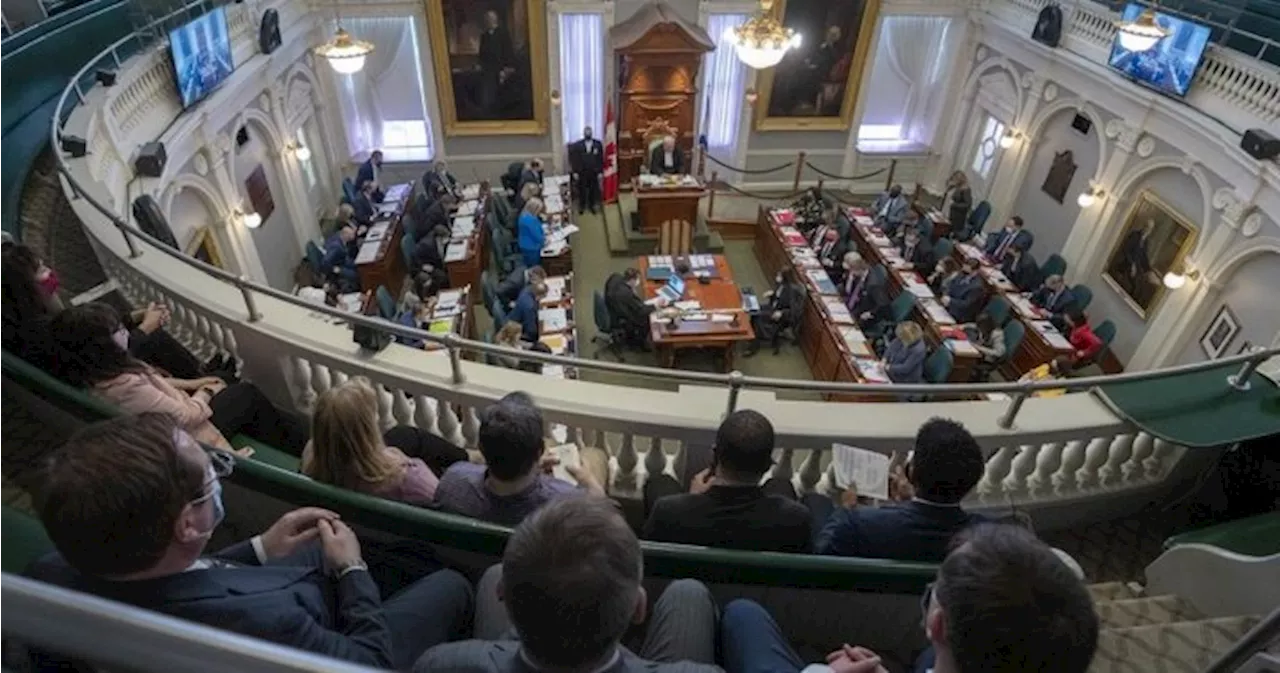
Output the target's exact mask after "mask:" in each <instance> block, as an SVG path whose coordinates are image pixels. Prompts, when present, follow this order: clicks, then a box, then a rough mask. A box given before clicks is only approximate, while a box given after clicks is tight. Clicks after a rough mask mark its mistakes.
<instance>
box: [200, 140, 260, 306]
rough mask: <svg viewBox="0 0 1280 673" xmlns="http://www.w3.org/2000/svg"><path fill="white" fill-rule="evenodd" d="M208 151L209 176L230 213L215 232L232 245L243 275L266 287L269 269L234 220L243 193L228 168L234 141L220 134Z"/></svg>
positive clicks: (242, 226)
mask: <svg viewBox="0 0 1280 673" xmlns="http://www.w3.org/2000/svg"><path fill="white" fill-rule="evenodd" d="M207 152H208V154H209V164H210V166H209V174H210V175H211V176H212V177H213V180H214V182H215V183H216V184H217V185H218V191H219V192H220V193H221V195H222V200H223V209H222V210H223V212H224V213H228V215H227V216H226V217H225V219H224V220H223V222H222V223H219V224H218V225H217V226H216V227H215V229H218V230H221V231H222V232H224V233H225V237H224V240H225V242H226V243H229V244H230V246H229V248H228V250H227V252H229V253H230V254H231V255H232V256H233V257H235V258H236V261H237V264H238V266H239V267H240V273H241V274H243V275H246V276H248V277H249V278H250V279H251V280H253V281H256V282H259V283H263V284H265V283H266V282H267V270H266V268H265V267H263V266H262V258H260V257H258V247H257V246H256V245H254V244H253V238H252V237H251V236H250V235H249V230H248V229H246V228H245V227H244V225H242V224H240V223H238V222H236V221H234V219H233V218H232V216H231V215H230V213H231V212H232V211H233V210H234V209H235V208H236V207H238V206H239V205H240V190H238V189H236V185H235V182H233V181H232V179H231V168H230V166H229V165H228V163H229V162H230V161H231V138H230V137H229V136H228V135H227V134H225V133H221V134H218V136H217V137H215V138H214V141H213V142H212V143H210V144H209V145H208V146H207Z"/></svg>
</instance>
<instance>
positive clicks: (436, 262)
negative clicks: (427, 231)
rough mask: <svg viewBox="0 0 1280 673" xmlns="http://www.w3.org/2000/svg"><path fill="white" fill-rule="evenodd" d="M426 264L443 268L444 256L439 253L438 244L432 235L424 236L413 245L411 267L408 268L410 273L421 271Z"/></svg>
mask: <svg viewBox="0 0 1280 673" xmlns="http://www.w3.org/2000/svg"><path fill="white" fill-rule="evenodd" d="M426 264H430V265H431V266H432V267H434V268H436V269H443V268H444V257H443V256H442V255H441V254H440V245H439V244H438V243H437V242H436V237H434V236H425V237H423V238H421V239H419V240H418V242H417V244H416V245H414V246H413V268H412V269H410V270H409V273H410V275H412V274H415V273H417V272H418V271H421V270H422V267H423V265H426Z"/></svg>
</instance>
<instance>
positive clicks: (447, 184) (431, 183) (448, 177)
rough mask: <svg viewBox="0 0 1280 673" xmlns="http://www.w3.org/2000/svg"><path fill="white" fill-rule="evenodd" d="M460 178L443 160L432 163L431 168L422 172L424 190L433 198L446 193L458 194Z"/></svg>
mask: <svg viewBox="0 0 1280 673" xmlns="http://www.w3.org/2000/svg"><path fill="white" fill-rule="evenodd" d="M457 189H458V180H457V178H455V177H453V175H452V174H450V173H449V167H448V165H446V164H445V162H443V161H437V162H435V163H434V164H432V165H431V170H429V171H427V172H426V173H423V174H422V190H423V193H424V194H429V195H430V197H431V198H432V199H437V198H440V197H441V196H443V195H445V194H453V195H454V196H457Z"/></svg>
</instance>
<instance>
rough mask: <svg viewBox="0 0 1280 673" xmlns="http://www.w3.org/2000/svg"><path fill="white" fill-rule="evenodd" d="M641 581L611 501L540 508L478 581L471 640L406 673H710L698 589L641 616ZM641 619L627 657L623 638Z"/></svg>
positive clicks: (681, 587)
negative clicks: (640, 637) (641, 628)
mask: <svg viewBox="0 0 1280 673" xmlns="http://www.w3.org/2000/svg"><path fill="white" fill-rule="evenodd" d="M643 579H644V559H643V557H642V556H641V555H640V542H639V540H637V539H636V536H635V533H633V532H632V531H631V528H630V527H628V526H627V523H626V521H624V520H623V518H622V515H621V514H619V513H618V511H617V509H616V508H615V507H614V506H613V505H612V504H611V503H609V502H608V501H606V500H603V499H600V498H592V497H589V496H583V497H577V498H564V499H560V500H557V501H555V502H552V503H550V504H547V505H545V506H543V507H542V508H541V509H539V510H538V511H536V512H534V513H533V514H532V515H530V516H529V517H528V518H526V519H525V520H524V521H523V522H522V523H521V524H520V525H519V526H518V527H517V528H516V530H515V533H513V534H512V536H511V539H510V541H508V542H507V548H506V551H505V553H504V554H503V557H502V565H501V566H494V567H493V568H490V569H489V570H488V571H487V572H486V573H485V575H484V577H483V578H482V579H481V580H480V586H479V589H478V591H479V592H480V594H481V598H480V602H479V604H478V606H477V609H476V619H475V631H476V633H475V636H476V640H467V641H463V642H459V643H451V644H449V645H441V646H437V647H433V648H431V649H430V650H427V652H426V653H425V654H423V655H422V657H421V658H419V659H418V662H417V664H415V665H414V668H413V670H414V673H462V672H466V673H567V672H570V671H594V672H596V673H719V671H720V669H719V668H716V667H715V666H714V664H713V662H714V661H715V649H716V644H715V641H716V606H715V601H714V599H713V598H712V597H711V592H710V591H708V590H707V587H706V586H704V585H703V584H702V583H700V582H697V581H694V580H676V581H675V582H672V583H671V584H670V585H668V586H667V589H666V590H665V591H663V592H662V596H661V597H659V598H658V601H657V603H656V604H655V605H654V606H653V610H652V614H650V612H649V600H648V595H647V594H646V593H645V590H644V586H643V584H642V582H643ZM646 616H647V617H648V619H647V622H648V623H647V626H646V628H645V634H644V635H643V640H642V642H641V644H640V645H639V649H637V650H635V653H634V654H633V653H632V651H631V650H629V649H627V648H626V647H624V646H623V644H622V639H623V635H624V634H625V633H627V631H628V629H629V628H630V627H631V626H632V625H633V624H642V623H645V622H646Z"/></svg>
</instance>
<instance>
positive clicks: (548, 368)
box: [542, 365, 564, 379]
mask: <svg viewBox="0 0 1280 673" xmlns="http://www.w3.org/2000/svg"><path fill="white" fill-rule="evenodd" d="M542 375H543V376H545V377H547V378H552V379H562V378H564V365H542Z"/></svg>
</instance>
